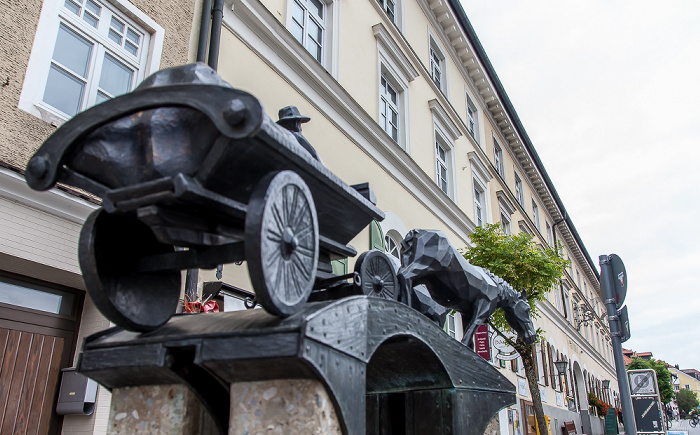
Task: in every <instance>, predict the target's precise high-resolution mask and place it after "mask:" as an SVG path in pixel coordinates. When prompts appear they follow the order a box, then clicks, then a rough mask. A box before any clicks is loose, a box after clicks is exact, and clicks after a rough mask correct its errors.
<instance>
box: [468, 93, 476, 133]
mask: <svg viewBox="0 0 700 435" xmlns="http://www.w3.org/2000/svg"><path fill="white" fill-rule="evenodd" d="M478 117H479V114H478V112H477V110H476V104H474V102H473V101H472V99H471V98H469V95H467V131H469V134H470V135H471V136H472V137H473V138H474V140H475V141H476V142H477V143H479V118H478Z"/></svg>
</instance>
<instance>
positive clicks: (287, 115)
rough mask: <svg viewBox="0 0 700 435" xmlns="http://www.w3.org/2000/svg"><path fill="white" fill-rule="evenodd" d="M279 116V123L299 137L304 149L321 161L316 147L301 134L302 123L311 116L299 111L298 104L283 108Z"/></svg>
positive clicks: (307, 120) (309, 119) (298, 140)
mask: <svg viewBox="0 0 700 435" xmlns="http://www.w3.org/2000/svg"><path fill="white" fill-rule="evenodd" d="M278 116H279V119H278V120H277V123H278V124H279V125H281V126H282V127H284V128H286V129H287V130H289V131H290V132H291V133H292V134H293V135H294V137H295V138H296V139H297V142H299V145H301V146H302V147H304V149H305V150H306V151H308V152H309V154H311V156H312V157H313V158H314V159H316V160H319V161H320V160H321V159H320V158H319V157H318V153H317V152H316V150H315V149H314V147H313V146H311V143H309V141H308V140H307V139H306V138H305V137H304V135H302V134H301V124H304V123H307V122H309V121H311V118H309V117H308V116H303V115H302V114H301V113H299V109H298V108H297V106H287V107H283V108H281V109H280V110H279V112H278Z"/></svg>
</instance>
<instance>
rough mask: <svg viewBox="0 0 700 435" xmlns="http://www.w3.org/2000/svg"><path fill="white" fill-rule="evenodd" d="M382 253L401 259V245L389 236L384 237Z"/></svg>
mask: <svg viewBox="0 0 700 435" xmlns="http://www.w3.org/2000/svg"><path fill="white" fill-rule="evenodd" d="M384 251H386V253H387V254H389V255H393V256H394V257H396V258H398V259H401V243H400V242H399V241H397V240H396V239H395V238H394V237H392V236H391V235H390V234H386V235H385V236H384Z"/></svg>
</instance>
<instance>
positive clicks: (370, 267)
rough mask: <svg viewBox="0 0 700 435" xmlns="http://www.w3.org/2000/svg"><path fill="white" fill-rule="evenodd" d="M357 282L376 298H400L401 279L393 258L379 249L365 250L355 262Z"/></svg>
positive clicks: (364, 291)
mask: <svg viewBox="0 0 700 435" xmlns="http://www.w3.org/2000/svg"><path fill="white" fill-rule="evenodd" d="M355 284H357V285H359V286H360V288H361V289H362V293H364V294H366V295H367V296H374V297H376V298H382V299H390V300H393V301H396V300H398V299H399V281H398V278H397V277H396V271H395V270H394V265H393V264H392V262H391V260H389V258H387V256H386V254H384V253H383V252H381V251H378V250H372V251H367V252H364V253H363V254H362V255H360V256H359V258H358V259H357V262H356V263H355Z"/></svg>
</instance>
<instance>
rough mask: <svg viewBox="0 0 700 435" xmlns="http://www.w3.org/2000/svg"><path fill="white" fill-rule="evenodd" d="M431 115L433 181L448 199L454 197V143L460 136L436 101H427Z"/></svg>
mask: <svg viewBox="0 0 700 435" xmlns="http://www.w3.org/2000/svg"><path fill="white" fill-rule="evenodd" d="M428 107H429V108H430V111H431V112H432V115H433V124H434V127H433V134H434V136H433V142H434V144H435V181H436V183H437V185H438V187H440V190H442V191H443V192H445V193H446V194H447V195H448V196H449V197H450V198H454V197H455V192H456V189H455V186H454V182H453V180H454V156H453V155H452V154H453V153H452V148H454V141H455V140H457V138H458V137H459V136H460V135H461V132H460V130H459V128H458V127H457V125H455V123H454V122H453V121H452V120H451V118H450V116H449V115H448V114H447V112H446V111H445V109H444V108H443V107H442V105H441V104H440V103H439V102H438V101H437V100H436V99H432V100H430V101H428Z"/></svg>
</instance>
